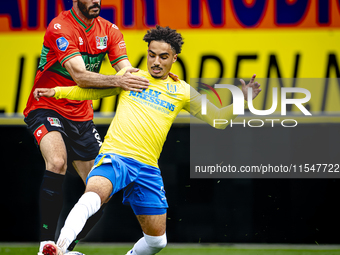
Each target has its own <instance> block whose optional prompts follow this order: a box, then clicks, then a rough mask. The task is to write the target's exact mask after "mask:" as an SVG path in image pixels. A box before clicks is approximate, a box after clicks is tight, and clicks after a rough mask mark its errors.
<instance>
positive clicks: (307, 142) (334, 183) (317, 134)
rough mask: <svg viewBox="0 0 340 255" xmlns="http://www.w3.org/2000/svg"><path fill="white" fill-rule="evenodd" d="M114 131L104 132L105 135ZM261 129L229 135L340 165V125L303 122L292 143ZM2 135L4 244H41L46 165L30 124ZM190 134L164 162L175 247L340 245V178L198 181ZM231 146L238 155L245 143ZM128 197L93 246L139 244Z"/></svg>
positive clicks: (177, 139)
mask: <svg viewBox="0 0 340 255" xmlns="http://www.w3.org/2000/svg"><path fill="white" fill-rule="evenodd" d="M107 127H108V126H99V127H98V131H99V132H100V134H101V137H104V135H105V132H106V130H107ZM255 130H256V131H254V129H251V128H242V131H240V129H232V128H229V129H228V130H227V132H228V135H230V136H236V138H237V136H239V139H241V141H242V137H247V136H248V135H253V137H256V136H257V137H259V138H258V139H253V140H252V141H251V142H249V147H248V148H247V149H246V150H247V151H251V152H253V153H254V154H256V155H260V154H261V151H262V150H264V149H265V147H266V146H275V144H280V143H285V144H287V146H285V147H289V148H291V149H290V150H289V152H286V153H288V155H290V156H291V157H292V158H300V159H301V160H302V161H303V160H305V161H306V162H309V161H311V160H312V159H313V158H315V157H317V158H318V159H320V160H323V162H331V161H334V162H336V161H337V160H338V158H339V154H338V151H339V149H338V146H339V144H340V134H339V125H338V124H327V125H326V124H313V125H310V124H308V125H303V124H302V125H299V126H298V127H296V128H294V129H290V131H289V132H290V134H289V139H286V138H285V139H283V137H282V136H281V133H280V131H279V130H280V129H275V128H274V129H273V128H262V129H260V130H259V129H255ZM0 132H1V134H2V139H1V140H2V141H1V144H2V146H3V147H2V153H1V162H2V167H1V171H2V173H1V189H0V194H1V208H2V217H1V221H2V222H1V230H2V231H1V234H0V240H1V241H10V242H11V241H16V242H18V241H25V242H26V241H34V242H35V241H38V222H39V210H38V190H39V185H40V182H41V179H42V174H43V170H44V163H43V159H42V157H41V155H40V153H39V151H38V149H37V148H36V146H35V144H34V142H33V138H32V136H31V135H30V134H29V133H28V131H27V129H26V127H25V126H1V127H0ZM189 132H190V127H189V125H186V124H184V125H181V124H176V125H174V126H173V127H172V129H171V131H170V133H169V135H168V139H167V141H166V143H165V146H164V150H163V152H162V155H161V158H160V161H159V164H160V168H161V170H162V175H163V177H164V182H165V189H166V192H167V193H166V195H167V198H168V202H169V205H170V208H169V211H168V221H167V224H168V238H169V242H194V243H198V242H201V243H204V242H219V243H230V242H231V243H235V242H236V243H253V242H256V243H308V244H315V243H319V244H325V243H339V237H338V235H337V234H336V233H337V230H338V229H339V227H340V220H339V215H340V214H339V213H340V209H339V208H340V207H339V198H338V197H339V194H340V180H339V179H190V172H189V158H190V144H189V137H190V135H189ZM254 132H255V133H254ZM229 133H230V134H229ZM260 137H262V138H260ZM265 137H267V138H272V137H276V138H275V139H265ZM239 139H233V141H236V140H239ZM261 141H262V142H261ZM226 146H228V147H229V148H228V150H230V148H235V146H237V144H233V143H232V142H231V144H228V145H226ZM266 151H268V150H266ZM275 153H276V152H275V150H273V155H268V154H266V155H265V157H266V158H270V157H274V158H277V157H278V155H275ZM240 157H241V156H240ZM70 172H71V173H69V174H67V183H68V184H70V185H71V186H73V185H74V186H81V185H82V182H81V181H80V179H79V177H78V176H77V175H75V174H74V170H73V171H72V169H71V170H70ZM65 192H66V195H65V197H66V201H67V203H66V207H67V208H64V213H63V215H66V214H67V210H68V209H69V208H70V207H71V206H72V202H74V201H76V200H77V198H78V196H80V195H81V194H74V193H72V190H71V189H70V188H69V189H66V190H65ZM121 199H122V193H118V194H117V195H115V196H114V197H113V198H112V199H111V201H110V202H109V205H108V206H107V207H106V209H105V214H104V216H103V217H102V219H101V221H100V222H99V223H98V224H97V226H96V227H95V228H94V229H93V230H92V232H91V233H90V234H89V236H88V237H87V239H86V241H91V242H92V241H98V242H134V241H135V240H136V239H137V238H139V237H140V236H141V230H140V228H139V226H138V223H137V220H136V219H135V216H134V215H133V212H132V210H131V209H130V208H129V207H127V206H124V205H122V204H121Z"/></svg>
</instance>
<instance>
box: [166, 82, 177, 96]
mask: <svg viewBox="0 0 340 255" xmlns="http://www.w3.org/2000/svg"><path fill="white" fill-rule="evenodd" d="M166 89H167V90H168V91H169V93H171V94H174V93H176V92H177V86H176V84H169V83H167V84H166Z"/></svg>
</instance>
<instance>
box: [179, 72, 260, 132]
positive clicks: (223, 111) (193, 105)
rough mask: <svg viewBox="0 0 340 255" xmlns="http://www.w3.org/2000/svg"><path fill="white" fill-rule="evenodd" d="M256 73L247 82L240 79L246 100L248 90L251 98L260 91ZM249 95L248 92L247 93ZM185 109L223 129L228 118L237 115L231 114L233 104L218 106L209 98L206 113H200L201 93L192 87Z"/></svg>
mask: <svg viewBox="0 0 340 255" xmlns="http://www.w3.org/2000/svg"><path fill="white" fill-rule="evenodd" d="M255 77H256V75H255V74H254V75H253V76H252V78H251V79H250V82H249V83H248V84H246V83H245V81H244V80H242V79H241V80H240V81H241V84H242V92H243V95H244V99H245V105H246V103H247V102H246V101H248V92H251V96H252V98H251V99H252V100H253V99H254V98H255V97H256V96H257V95H258V94H259V93H260V92H261V89H260V84H259V83H258V82H255ZM249 96H250V94H249ZM184 109H185V110H187V111H189V112H190V113H191V114H192V115H193V116H195V117H196V118H198V119H200V120H203V121H204V122H206V123H208V124H209V125H211V126H213V127H215V128H218V129H224V128H226V127H227V126H228V124H229V123H230V120H233V119H235V118H236V117H237V115H234V114H233V105H229V106H226V107H223V108H218V107H216V106H215V105H214V104H212V103H211V102H210V101H209V100H207V103H206V113H205V114H203V113H202V95H201V94H200V93H198V92H197V91H196V90H195V89H194V88H192V87H191V89H190V101H189V103H188V104H187V105H186V106H185V107H184ZM215 120H226V121H218V122H216V121H215ZM216 123H225V124H216Z"/></svg>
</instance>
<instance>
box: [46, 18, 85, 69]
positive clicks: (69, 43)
mask: <svg viewBox="0 0 340 255" xmlns="http://www.w3.org/2000/svg"><path fill="white" fill-rule="evenodd" d="M71 29H72V28H70V27H68V26H67V25H65V24H62V23H58V21H52V22H51V24H50V25H49V27H48V28H47V31H46V34H45V39H44V45H45V46H46V47H48V48H50V49H51V48H52V50H53V52H55V55H56V57H57V59H58V61H59V63H60V64H61V66H64V64H65V62H66V61H67V60H69V59H71V58H73V57H75V56H78V55H79V56H81V54H80V52H79V48H78V45H77V43H76V42H75V40H74V38H73V37H74V36H73V34H72V30H71Z"/></svg>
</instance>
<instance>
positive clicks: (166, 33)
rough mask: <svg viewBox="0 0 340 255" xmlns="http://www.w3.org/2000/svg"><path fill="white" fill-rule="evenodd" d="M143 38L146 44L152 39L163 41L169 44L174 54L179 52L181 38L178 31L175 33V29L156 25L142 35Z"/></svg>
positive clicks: (181, 43) (181, 42) (180, 49)
mask: <svg viewBox="0 0 340 255" xmlns="http://www.w3.org/2000/svg"><path fill="white" fill-rule="evenodd" d="M143 40H144V41H145V42H147V43H148V46H149V45H150V43H151V42H152V41H164V42H166V43H168V44H170V45H171V48H172V49H173V50H175V52H176V54H179V53H181V51H182V45H183V43H184V42H183V38H182V35H181V34H180V33H177V32H176V30H175V29H171V28H170V27H161V26H159V25H156V28H153V29H149V30H148V31H147V33H146V34H145V35H144V38H143Z"/></svg>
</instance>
